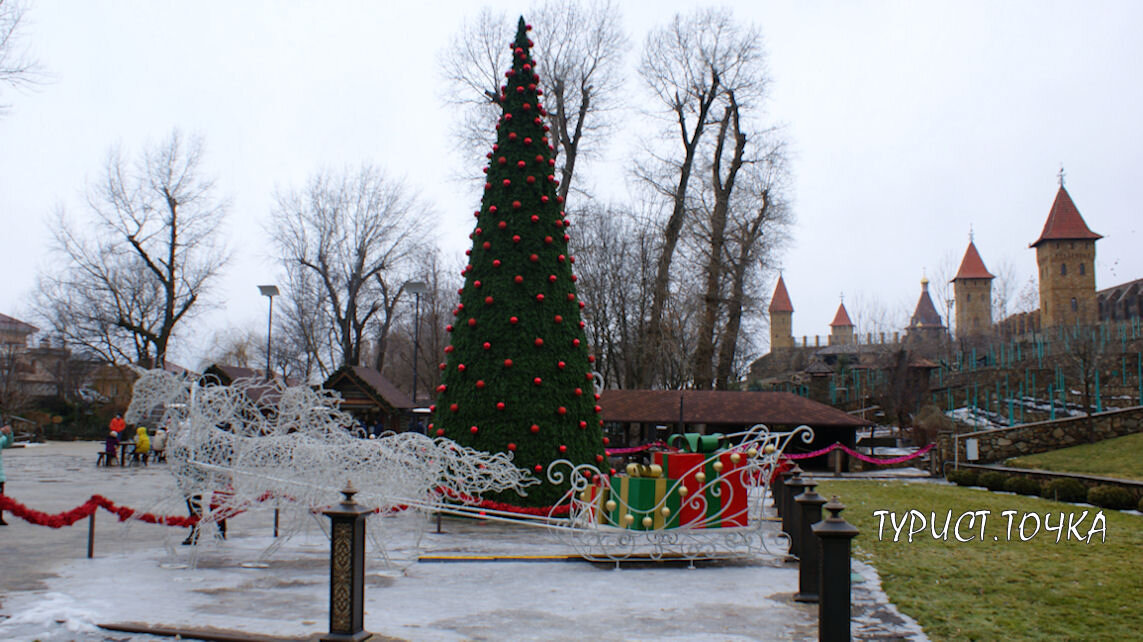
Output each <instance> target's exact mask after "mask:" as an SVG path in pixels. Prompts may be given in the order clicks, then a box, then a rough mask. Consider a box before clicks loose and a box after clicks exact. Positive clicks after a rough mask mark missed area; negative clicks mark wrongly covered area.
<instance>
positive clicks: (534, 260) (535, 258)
mask: <svg viewBox="0 0 1143 642" xmlns="http://www.w3.org/2000/svg"><path fill="white" fill-rule="evenodd" d="M528 260H529V261H531V262H532V263H538V262H539V260H540V255H539V254H532V255H531V256H529V257H528Z"/></svg>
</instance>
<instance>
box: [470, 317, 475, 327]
mask: <svg viewBox="0 0 1143 642" xmlns="http://www.w3.org/2000/svg"><path fill="white" fill-rule="evenodd" d="M468 327H470V328H475V327H476V319H475V318H473V317H469V318H468Z"/></svg>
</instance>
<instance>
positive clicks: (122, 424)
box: [111, 415, 127, 435]
mask: <svg viewBox="0 0 1143 642" xmlns="http://www.w3.org/2000/svg"><path fill="white" fill-rule="evenodd" d="M126 429H127V422H126V421H123V415H115V418H114V419H112V420H111V432H113V433H115V434H116V435H118V434H119V433H121V432H123V431H124V430H126Z"/></svg>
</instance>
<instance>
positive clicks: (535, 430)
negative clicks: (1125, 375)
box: [528, 424, 540, 435]
mask: <svg viewBox="0 0 1143 642" xmlns="http://www.w3.org/2000/svg"><path fill="white" fill-rule="evenodd" d="M528 430H531V431H532V434H533V435H534V434H536V433H538V432H540V427H539V426H538V425H536V424H532V427H531V428H529V429H528Z"/></svg>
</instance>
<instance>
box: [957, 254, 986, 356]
mask: <svg viewBox="0 0 1143 642" xmlns="http://www.w3.org/2000/svg"><path fill="white" fill-rule="evenodd" d="M994 278H996V277H994V276H993V275H992V273H990V272H989V271H988V268H986V267H984V261H982V260H981V258H980V252H977V251H976V244H975V243H973V242H972V241H971V240H970V241H969V242H968V249H967V250H965V251H964V258H963V259H961V261H960V269H959V270H957V271H956V276H955V277H953V280H952V284H953V296H954V298H955V300H956V338H957V339H961V340H964V339H968V338H970V337H981V336H984V335H987V334H988V333H989V332H991V330H992V279H994Z"/></svg>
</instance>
